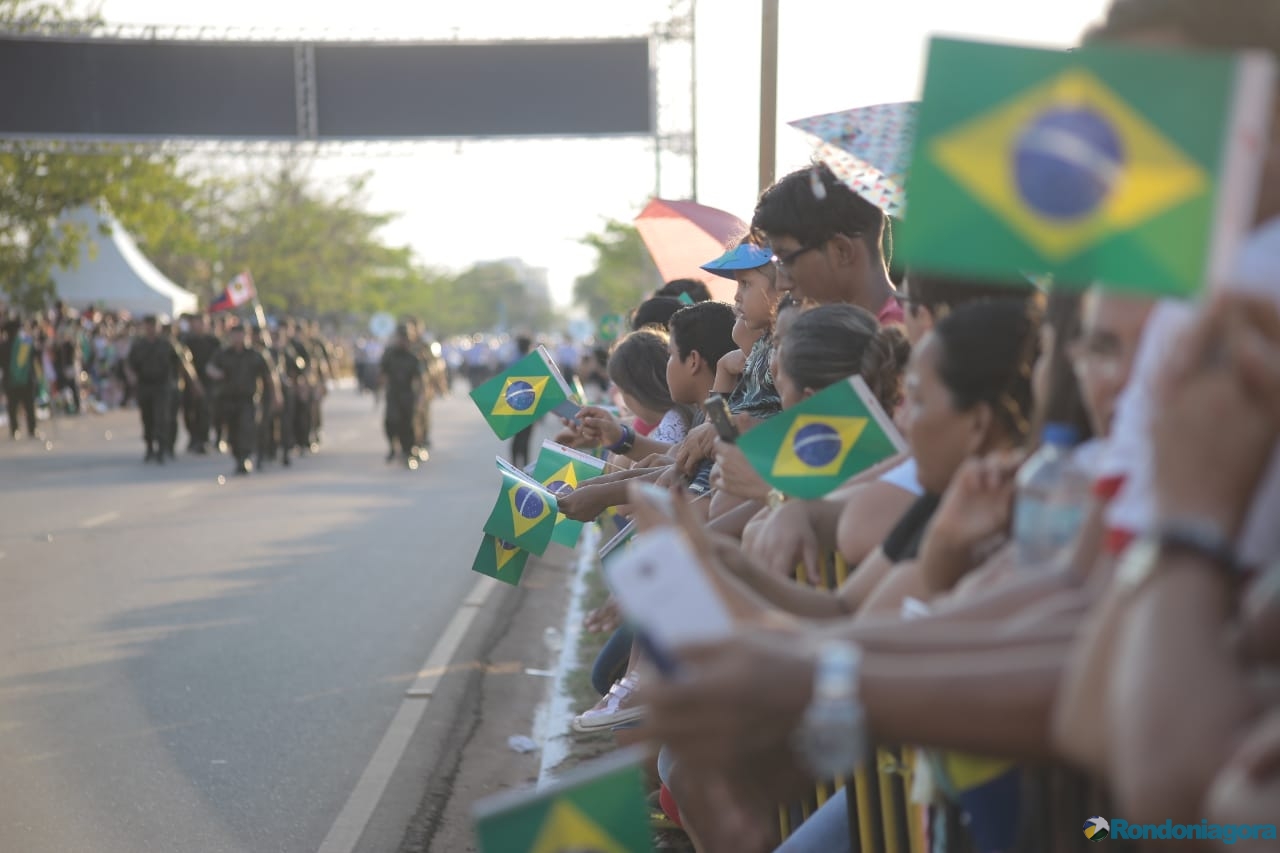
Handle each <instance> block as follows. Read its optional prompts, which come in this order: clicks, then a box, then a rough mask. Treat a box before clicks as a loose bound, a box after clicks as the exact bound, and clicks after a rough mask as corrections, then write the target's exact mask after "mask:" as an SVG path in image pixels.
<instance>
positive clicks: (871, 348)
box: [782, 304, 911, 412]
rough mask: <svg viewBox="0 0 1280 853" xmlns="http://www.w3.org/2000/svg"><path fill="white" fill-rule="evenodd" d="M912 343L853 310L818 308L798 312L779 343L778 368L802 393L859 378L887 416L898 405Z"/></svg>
mask: <svg viewBox="0 0 1280 853" xmlns="http://www.w3.org/2000/svg"><path fill="white" fill-rule="evenodd" d="M910 357H911V344H910V343H909V342H908V341H907V336H906V334H905V333H904V332H903V331H902V329H901V328H900V327H898V326H881V325H880V324H879V323H877V322H876V318H875V315H874V314H872V313H871V312H870V311H868V310H866V309H865V308H859V307H858V306H856V305H844V304H841V305H821V306H819V307H817V308H812V309H810V310H808V311H805V312H804V313H802V314H801V315H800V316H799V317H797V318H796V319H795V322H793V323H792V324H791V326H790V328H788V329H787V332H786V336H785V337H784V338H783V341H782V369H783V370H785V371H786V372H787V376H789V377H791V380H792V381H793V382H795V383H796V384H797V385H800V386H801V387H803V388H812V389H813V390H815V391H820V390H822V389H823V388H826V387H827V386H828V385H834V384H835V383H837V382H839V381H840V380H841V379H847V378H848V377H850V376H854V375H857V376H861V377H862V378H863V379H865V380H866V382H867V387H869V388H870V389H871V393H873V394H875V395H876V399H877V400H879V401H880V405H881V406H883V407H884V409H885V411H886V412H892V411H893V410H894V409H895V408H897V406H898V402H899V399H898V398H899V396H900V391H899V387H900V380H901V378H902V370H903V368H904V367H906V365H907V359H908V358H910Z"/></svg>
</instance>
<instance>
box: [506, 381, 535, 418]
mask: <svg viewBox="0 0 1280 853" xmlns="http://www.w3.org/2000/svg"><path fill="white" fill-rule="evenodd" d="M504 396H505V397H506V400H507V405H508V406H510V407H511V408H512V409H514V410H515V411H517V412H527V411H529V410H530V409H532V408H533V404H534V403H535V402H536V401H537V399H538V395H537V393H536V392H535V391H534V390H533V386H532V385H530V384H529V383H528V382H525V381H523V380H520V379H517V380H516V381H515V382H512V383H511V384H510V385H508V386H507V391H506V394H505V395H504Z"/></svg>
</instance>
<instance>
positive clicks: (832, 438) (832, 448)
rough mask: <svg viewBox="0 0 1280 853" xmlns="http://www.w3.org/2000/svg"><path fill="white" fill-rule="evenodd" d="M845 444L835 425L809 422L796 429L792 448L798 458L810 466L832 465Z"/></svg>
mask: <svg viewBox="0 0 1280 853" xmlns="http://www.w3.org/2000/svg"><path fill="white" fill-rule="evenodd" d="M843 446H844V442H843V441H842V440H841V439H840V433H838V432H837V431H836V430H835V428H834V427H832V426H829V425H827V424H808V425H806V426H803V427H801V428H800V429H798V430H796V435H795V438H794V439H793V440H792V444H791V449H792V450H793V451H794V452H795V455H796V458H797V459H799V460H800V461H801V462H803V463H804V464H805V465H808V466H809V467H810V468H822V467H823V466H826V465H830V464H831V463H832V461H834V460H835V458H836V457H837V456H839V455H840V450H841V448H842V447H843Z"/></svg>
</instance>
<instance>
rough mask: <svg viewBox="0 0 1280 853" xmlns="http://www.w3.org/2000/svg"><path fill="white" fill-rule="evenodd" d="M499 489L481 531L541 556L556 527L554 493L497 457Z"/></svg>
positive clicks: (549, 542)
mask: <svg viewBox="0 0 1280 853" xmlns="http://www.w3.org/2000/svg"><path fill="white" fill-rule="evenodd" d="M497 462H498V470H499V471H500V472H502V491H501V492H499V493H498V502H497V504H496V505H495V506H494V508H493V512H491V513H490V514H489V519H488V521H486V522H485V523H484V532H485V533H487V534H489V535H490V536H494V537H497V538H498V539H501V540H502V541H503V542H507V543H510V544H512V545H515V546H517V547H519V548H522V549H524V550H525V551H528V552H530V553H531V554H537V555H538V556H542V555H543V554H544V553H546V550H547V546H548V545H550V544H551V534H552V533H553V532H554V531H555V527H556V514H557V512H558V510H557V508H556V496H555V495H553V494H552V493H551V492H549V491H547V489H546V488H545V487H544V486H543V485H542V484H541V483H539V482H538V481H537V480H535V479H533V478H532V477H530V476H529V475H528V474H526V473H524V472H523V471H521V470H520V469H519V468H516V467H515V466H513V465H511V464H510V463H509V462H507V461H506V460H505V459H502V458H498V460H497Z"/></svg>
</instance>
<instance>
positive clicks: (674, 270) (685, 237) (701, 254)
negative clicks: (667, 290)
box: [635, 198, 747, 302]
mask: <svg viewBox="0 0 1280 853" xmlns="http://www.w3.org/2000/svg"><path fill="white" fill-rule="evenodd" d="M635 224H636V230H637V231H639V232H640V237H641V239H643V240H644V244H645V246H646V247H647V248H648V249H649V254H650V255H651V256H652V257H653V262H654V263H655V264H656V265H657V267H658V272H660V273H661V274H662V280H663V281H671V280H672V279H676V278H696V279H698V280H699V281H703V282H706V284H707V287H708V288H709V289H710V290H711V296H712V298H714V299H719V300H721V301H725V302H732V301H733V295H734V291H735V289H736V288H737V285H736V284H734V283H733V282H731V281H728V280H726V279H723V278H720V277H718V276H716V275H713V274H712V273H709V272H707V271H706V270H703V269H702V265H703V264H705V263H707V262H708V261H713V260H715V259H716V258H718V257H720V256H721V255H722V254H724V251H725V249H726V248H727V246H728V245H729V243H731V242H732V241H734V240H737V239H738V238H739V237H741V236H742V235H744V234H746V233H747V224H746V223H745V222H743V221H742V220H741V219H739V218H738V217H736V216H734V215H733V214H732V213H726V212H725V211H723V210H720V209H719V208H715V207H708V206H707V205H705V204H698V203H697V202H692V201H668V200H666V199H661V198H655V199H654V200H653V201H651V202H649V203H648V204H647V205H645V208H644V210H642V211H640V215H639V216H637V217H636V223H635Z"/></svg>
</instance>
